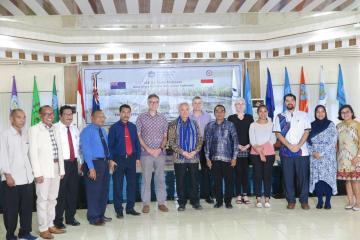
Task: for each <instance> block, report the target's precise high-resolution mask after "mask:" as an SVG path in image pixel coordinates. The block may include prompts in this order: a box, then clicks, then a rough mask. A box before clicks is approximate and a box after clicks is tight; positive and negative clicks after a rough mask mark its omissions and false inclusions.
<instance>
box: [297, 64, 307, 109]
mask: <svg viewBox="0 0 360 240" xmlns="http://www.w3.org/2000/svg"><path fill="white" fill-rule="evenodd" d="M299 110H300V111H303V112H308V111H309V108H308V96H307V90H306V85H305V77H304V68H303V67H301V76H300V101H299Z"/></svg>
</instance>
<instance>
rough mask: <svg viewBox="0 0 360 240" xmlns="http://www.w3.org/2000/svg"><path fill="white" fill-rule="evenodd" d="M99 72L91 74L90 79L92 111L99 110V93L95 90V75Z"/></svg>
mask: <svg viewBox="0 0 360 240" xmlns="http://www.w3.org/2000/svg"><path fill="white" fill-rule="evenodd" d="M99 73H100V72H95V73H92V75H91V79H92V82H93V100H92V111H95V110H98V109H100V101H99V93H98V88H97V75H99Z"/></svg>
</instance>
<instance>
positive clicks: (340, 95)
mask: <svg viewBox="0 0 360 240" xmlns="http://www.w3.org/2000/svg"><path fill="white" fill-rule="evenodd" d="M336 100H338V102H339V108H341V107H342V106H344V105H345V104H346V96H345V91H344V79H343V74H342V70H341V65H340V64H339V75H338V84H337V93H336Z"/></svg>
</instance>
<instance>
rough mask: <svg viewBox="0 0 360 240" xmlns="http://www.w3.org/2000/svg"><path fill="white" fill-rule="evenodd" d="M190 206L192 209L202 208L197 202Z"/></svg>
mask: <svg viewBox="0 0 360 240" xmlns="http://www.w3.org/2000/svg"><path fill="white" fill-rule="evenodd" d="M192 207H193V208H194V209H196V210H202V209H203V208H202V206H201V205H200V204H199V203H197V204H193V205H192Z"/></svg>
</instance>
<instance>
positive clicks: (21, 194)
mask: <svg viewBox="0 0 360 240" xmlns="http://www.w3.org/2000/svg"><path fill="white" fill-rule="evenodd" d="M10 121H11V127H10V128H8V129H6V130H5V131H3V132H2V134H1V138H0V167H1V180H2V189H3V191H2V193H3V200H4V202H3V212H4V214H3V218H4V225H5V229H6V238H1V239H6V240H16V239H18V238H17V237H16V236H15V230H16V226H17V223H18V216H20V229H19V234H18V237H19V239H27V240H35V239H37V237H35V236H33V235H31V220H32V208H33V197H34V195H33V192H34V185H33V182H34V175H33V172H32V167H31V164H30V160H29V157H28V152H29V146H28V145H29V141H28V135H27V133H26V131H25V130H24V129H23V128H24V125H25V122H26V117H25V112H24V111H23V110H21V109H15V110H12V111H11V113H10Z"/></svg>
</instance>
